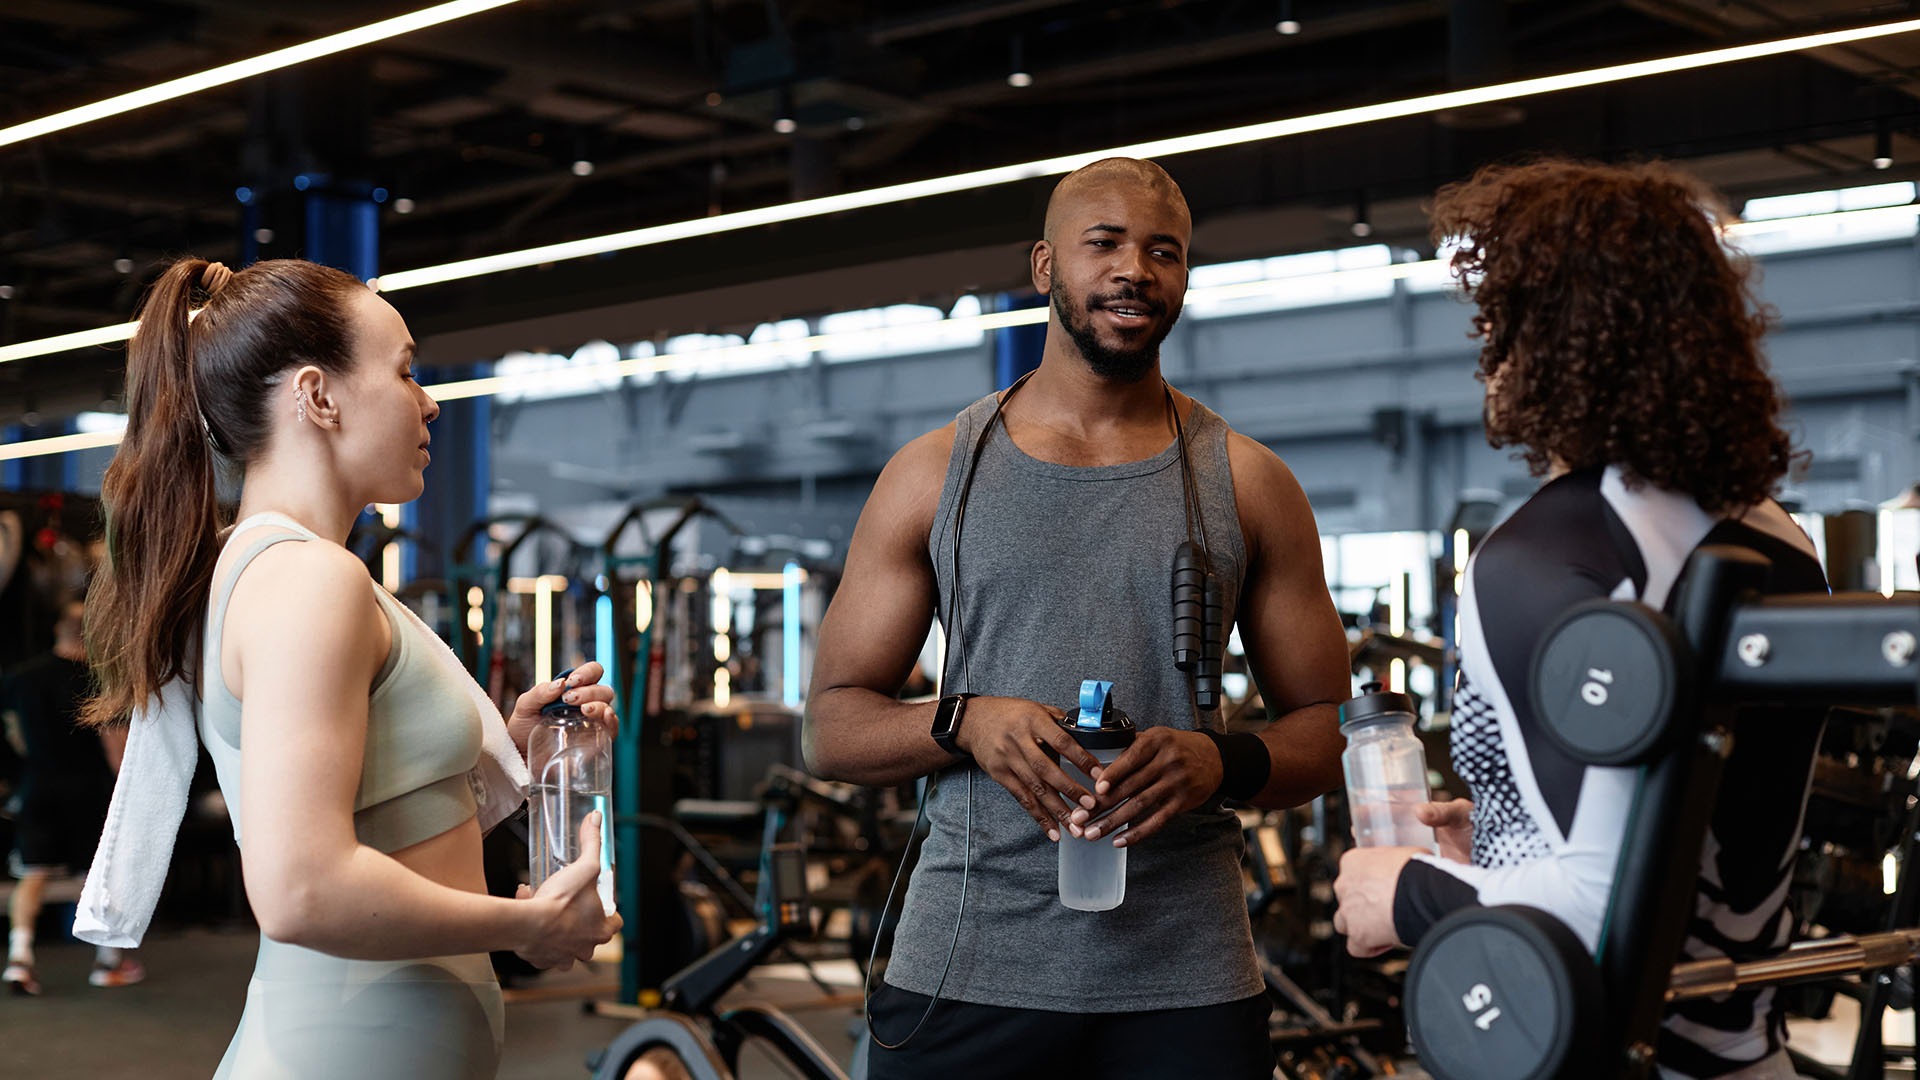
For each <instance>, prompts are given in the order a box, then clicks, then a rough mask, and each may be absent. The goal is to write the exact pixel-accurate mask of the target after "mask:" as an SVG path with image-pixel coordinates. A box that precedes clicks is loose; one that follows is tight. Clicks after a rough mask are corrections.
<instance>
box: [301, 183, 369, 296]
mask: <svg viewBox="0 0 1920 1080" xmlns="http://www.w3.org/2000/svg"><path fill="white" fill-rule="evenodd" d="M306 257H307V258H308V260H310V261H312V262H317V263H322V264H324V265H327V266H334V267H338V268H340V269H342V270H345V271H346V272H347V273H349V274H352V275H353V276H354V277H357V278H359V279H360V280H362V281H365V280H367V279H368V278H371V277H373V276H375V275H377V274H378V273H379V272H380V207H379V205H378V204H377V203H375V202H374V201H373V198H372V196H370V195H359V196H356V195H352V194H345V193H340V192H334V191H310V192H308V194H307V246H306Z"/></svg>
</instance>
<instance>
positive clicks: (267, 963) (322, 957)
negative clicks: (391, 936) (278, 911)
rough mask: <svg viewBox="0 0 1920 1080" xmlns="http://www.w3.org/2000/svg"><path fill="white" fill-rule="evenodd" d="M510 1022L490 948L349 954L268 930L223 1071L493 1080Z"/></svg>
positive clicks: (318, 1078) (263, 1078) (229, 1078)
mask: <svg viewBox="0 0 1920 1080" xmlns="http://www.w3.org/2000/svg"><path fill="white" fill-rule="evenodd" d="M505 1028H506V1013H505V1008H504V1006H503V1005H502V1003H501V1000H500V984H499V983H498V982H497V981H496V980H495V979H494V975H493V966H492V964H490V963H489V962H488V960H487V957H486V955H485V954H483V953H476V954H474V955H471V956H436V957H429V958H426V959H420V960H377V961H376V960H343V959H341V958H339V957H337V956H328V955H327V954H325V953H320V952H315V951H313V950H312V949H303V948H300V947H298V946H294V945H284V944H281V943H279V942H276V941H270V940H268V939H267V938H266V937H264V936H263V937H262V938H261V939H260V958H259V960H258V961H257V962H256V963H255V965H254V970H253V980H252V981H251V982H249V983H248V984H247V1007H246V1011H245V1012H244V1013H243V1014H242V1015H241V1017H240V1029H239V1030H238V1031H236V1032H234V1033H233V1042H232V1043H230V1044H229V1045H228V1046H227V1055H226V1057H225V1058H223V1059H221V1062H220V1070H219V1072H217V1073H215V1074H214V1080H322V1078H324V1080H339V1078H343V1077H353V1078H355V1080H388V1078H392V1080H492V1077H493V1075H494V1072H495V1070H496V1069H497V1068H498V1067H499V1065H500V1045H501V1041H502V1038H503V1036H504V1035H505Z"/></svg>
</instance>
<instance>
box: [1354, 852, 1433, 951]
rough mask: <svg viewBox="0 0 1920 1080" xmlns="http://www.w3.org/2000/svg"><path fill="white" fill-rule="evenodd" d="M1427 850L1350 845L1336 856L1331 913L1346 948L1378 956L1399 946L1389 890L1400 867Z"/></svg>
mask: <svg viewBox="0 0 1920 1080" xmlns="http://www.w3.org/2000/svg"><path fill="white" fill-rule="evenodd" d="M1425 854H1429V852H1428V851H1427V849H1425V848H1417V847H1367V848H1352V849H1349V850H1348V851H1347V853H1346V854H1345V855H1342V856H1340V874H1339V876H1338V877H1336V878H1334V879H1333V895H1334V897H1335V899H1336V900H1337V901H1338V902H1339V907H1338V908H1337V909H1336V910H1335V911H1334V913H1333V932H1334V933H1336V934H1345V935H1346V938H1347V952H1349V953H1351V954H1352V955H1354V956H1359V957H1368V956H1379V955H1380V954H1381V953H1383V952H1386V951H1387V950H1388V949H1393V948H1399V947H1401V943H1400V935H1399V934H1398V933H1397V932H1396V931H1395V930H1394V928H1393V894H1394V890H1396V889H1397V888H1399V886H1400V871H1401V869H1402V868H1403V867H1405V866H1406V865H1407V862H1408V861H1409V860H1411V859H1412V858H1413V857H1414V856H1415V855H1425Z"/></svg>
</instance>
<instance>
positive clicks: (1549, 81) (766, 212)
mask: <svg viewBox="0 0 1920 1080" xmlns="http://www.w3.org/2000/svg"><path fill="white" fill-rule="evenodd" d="M505 2H511V0H488V4H489V6H500V5H501V4H502V3H505ZM453 6H455V5H451V4H443V5H441V6H440V7H439V8H429V9H427V11H428V12H434V11H440V10H442V9H443V8H447V7H453ZM416 14H426V12H420V13H416ZM406 17H407V16H402V18H406ZM391 21H394V20H389V22H391ZM374 25H375V26H380V25H384V24H379V23H376V24H374ZM366 29H371V28H366ZM1915 30H1920V19H1907V20H1903V21H1900V22H1893V23H1882V24H1879V25H1875V26H1865V27H1859V28H1856V29H1852V30H1836V31H1832V32H1829V33H1824V34H1809V35H1803V36H1801V37H1794V38H1784V39H1781V40H1778V41H1765V42H1759V43H1756V44H1752V45H1739V46H1734V47H1731V48H1725V49H1714V50H1710V51H1708V52H1701V53H1691V54H1688V55H1685V56H1673V57H1667V58H1664V59H1659V60H1644V61H1640V62H1637V63H1631V64H1617V65H1614V66H1612V67H1604V68H1594V69H1592V70H1589V71H1580V72H1572V73H1569V74H1565V75H1549V76H1544V77H1541V78H1536V79H1522V80H1520V81H1518V82H1509V83H1500V84H1498V85H1495V86H1485V87H1478V88H1474V89H1469V90H1455V91H1450V92H1447V93H1443V94H1429V95H1425V96H1423V97H1416V98H1408V99H1406V100H1403V101H1394V102H1385V103H1382V104H1377V105H1363V106H1359V107H1356V108H1352V109H1341V110H1337V111H1334V112H1329V113H1320V114H1317V115H1314V116H1304V117H1296V118H1293V119H1287V120H1275V121H1269V122H1267V123H1261V124H1252V125H1247V126H1244V127H1238V128H1228V129H1225V130H1222V131H1214V132H1204V133H1201V134H1198V135H1186V136H1180V137H1178V138H1172V139H1162V140H1158V141H1155V142H1145V143H1136V144H1133V145H1131V146H1119V147H1112V148H1109V149H1106V150H1093V151H1088V152H1085V153H1081V154H1072V155H1067V156H1064V157H1056V158H1047V159H1044V160H1041V161H1032V162H1027V163H1025V164H1021V165H1006V166H1001V167H998V168H993V169H981V170H978V171H975V172H970V173H960V174H957V175H954V176H943V177H935V178H933V179H929V180H917V181H913V182H911V183H906V184H895V185H892V186H890V187H882V188H872V189H869V190H866V191H855V192H848V193H845V194H841V195H829V196H826V197H824V198H819V199H805V200H801V201H799V202H791V203H783V204H781V205H778V206H769V207H763V208H761V209H758V210H742V211H736V212H734V213H731V214H720V215H716V216H714V217H706V218H697V219H693V220H688V221H680V222H672V223H668V224H665V225H653V226H648V227H646V228H641V229H629V230H627V231H624V232H617V233H610V234H607V235H604V236H596V237H587V238H585V239H581V240H571V241H566V242H564V243H558V244H547V245H544V246H541V247H536V248H528V249H525V250H522V251H511V252H505V253H502V254H499V255H487V256H481V257H479V258H474V259H463V260H461V261H458V262H452V263H444V264H442V265H440V266H427V267H421V268H419V269H415V270H400V271H396V272H394V273H391V274H385V275H382V276H380V277H378V278H375V279H374V281H373V284H374V286H375V287H376V288H378V289H380V290H381V291H383V292H397V291H400V290H402V289H412V288H419V287H421V286H424V285H434V284H439V283H442V282H447V281H457V280H460V279H463V278H470V277H477V276H480V275H483V274H492V273H499V272H501V271H505V270H514V269H521V268H524V267H528V266H538V265H540V264H541V263H548V262H557V261H559V260H562V259H575V258H584V257H587V256H592V255H601V254H605V253H607V252H610V251H622V250H629V249H632V248H637V247H644V246H646V245H649V244H659V243H665V242H667V241H670V240H684V239H691V238H693V237H698V236H710V235H713V234H716V233H722V232H731V231H735V230H739V229H747V228H752V227H754V226H757V225H769V224H775V223H778V222H783V221H794V220H798V219H800V218H808V217H819V216H821V215H824V214H834V213H839V212H842V211H845V210H856V209H860V208H862V207H870V206H878V205H882V204H885V203H891V202H900V201H903V200H907V199H915V198H922V197H925V196H928V195H940V194H947V193H951V192H958V191H968V190H973V189H977V188H983V187H990V186H993V185H997V184H1005V183H1012V182H1015V181H1019V180H1027V179H1033V178H1035V177H1041V176H1050V175H1058V174H1060V173H1065V172H1071V171H1072V170H1074V169H1076V168H1078V167H1080V166H1081V165H1084V164H1086V163H1088V162H1090V161H1097V160H1099V159H1100V158H1103V157H1166V156H1168V155H1172V154H1183V153H1189V152H1192V151H1195V150H1205V149H1213V148H1218V147H1224V146H1233V145H1238V144H1242V143H1249V142H1257V141H1260V140H1263V139H1275V138H1280V137H1283V136H1286V135H1297V134H1301V133H1304V132H1309V131H1324V130H1327V129H1329V128H1337V127H1349V126H1352V125H1356V124H1365V123H1370V122H1373V121H1377V120H1387V119H1394V118H1400V117H1407V116H1415V115H1419V114H1421V113H1428V112H1438V111H1441V110H1445V109H1457V108H1464V107H1466V106H1468V105H1476V104H1487V103H1490V102H1494V101H1503V100H1508V99H1511V98H1517V97H1526V96H1529V95H1533V94H1544V93H1552V92H1555V91H1559V90H1568V89H1574V88H1577V87H1582V86H1596V85H1600V84H1603V83H1611V82H1621V81H1624V80H1628V79H1635V78H1642V77H1645V76H1648V75H1658V74H1665V73H1670V72H1676V71H1686V70H1692V69H1697V68H1704V67H1711V66H1714V65H1718V64H1728V63H1734V62H1736V61H1740V60H1752V59H1757V58H1759V57H1764V56H1775V55H1779V54H1782V53H1789V52H1799V51H1803V50H1807V49H1818V48H1825V47H1828V46H1832V45H1843V44H1848V43H1851V42H1856V41H1865V40H1868V39H1870V38H1878V37H1890V36H1892V35H1895V34H1904V33H1910V32H1913V31H1915ZM322 40H323V41H324V40H328V39H322ZM269 55H274V54H269ZM216 70H219V69H216ZM9 130H12V129H9ZM133 325H134V324H132V323H128V324H125V325H124V326H123V327H108V328H103V329H102V330H99V331H91V332H92V333H101V334H114V333H117V334H118V335H119V336H118V337H105V338H102V339H100V340H101V341H123V340H125V339H126V338H128V337H130V336H132V333H133V330H132V327H133ZM78 337H79V335H74V334H63V335H61V336H59V337H52V338H41V339H37V340H34V341H23V342H18V343H16V344H13V345H5V346H0V363H5V362H7V361H9V360H19V359H24V358H26V357H29V356H42V355H46V354H48V353H55V352H61V351H63V350H66V349H72V348H79V347H81V346H82V345H87V344H96V343H97V342H93V341H85V340H77V339H78Z"/></svg>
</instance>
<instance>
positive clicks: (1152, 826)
mask: <svg viewBox="0 0 1920 1080" xmlns="http://www.w3.org/2000/svg"><path fill="white" fill-rule="evenodd" d="M1087 775H1089V776H1091V777H1093V778H1094V780H1095V781H1096V783H1095V784H1094V794H1096V795H1098V796H1099V802H1098V804H1097V805H1096V806H1090V807H1087V806H1083V807H1082V808H1081V809H1079V810H1075V811H1074V812H1073V815H1072V817H1071V818H1069V819H1068V822H1067V824H1068V826H1069V827H1070V828H1072V829H1073V830H1074V835H1075V836H1079V835H1081V833H1080V828H1081V826H1087V828H1086V833H1085V835H1086V839H1088V840H1098V839H1100V838H1101V837H1103V836H1114V834H1115V833H1117V832H1119V831H1120V827H1121V826H1123V825H1126V826H1131V827H1130V828H1128V829H1127V831H1126V832H1125V833H1124V834H1122V835H1120V836H1114V840H1113V846H1114V847H1126V846H1127V845H1129V844H1137V843H1139V842H1140V841H1142V840H1145V839H1147V838H1148V837H1150V836H1152V835H1153V834H1154V833H1157V832H1159V831H1160V830H1161V828H1162V827H1164V826H1165V825H1166V823H1167V822H1168V821H1170V820H1172V819H1173V816H1174V815H1175V814H1184V813H1186V812H1187V811H1188V810H1191V809H1193V808H1194V807H1196V806H1199V805H1200V804H1201V803H1204V802H1206V801H1207V800H1208V799H1209V798H1211V797H1212V796H1213V793H1214V792H1216V791H1218V790H1220V778H1221V777H1222V776H1223V775H1225V774H1224V771H1223V768H1222V766H1221V764H1220V751H1219V750H1217V749H1215V748H1214V745H1213V740H1212V739H1209V738H1207V737H1206V736H1205V735H1202V734H1200V733H1199V732H1197V731H1181V730H1179V729H1177V728H1170V727H1150V728H1148V729H1146V730H1145V731H1142V732H1141V733H1140V734H1139V735H1136V736H1135V737H1134V740H1133V745H1132V746H1129V747H1127V749H1126V750H1125V751H1124V752H1123V753H1121V755H1120V756H1119V757H1117V758H1115V759H1113V764H1111V765H1107V766H1104V767H1102V768H1101V770H1100V771H1099V772H1090V773H1088V774H1087ZM1108 810H1111V811H1112V812H1111V813H1108V814H1107V816H1106V817H1104V818H1100V820H1098V821H1094V820H1093V819H1094V818H1095V817H1097V816H1098V815H1099V814H1100V813H1102V812H1105V811H1108ZM1088 822H1092V824H1091V825H1088Z"/></svg>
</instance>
